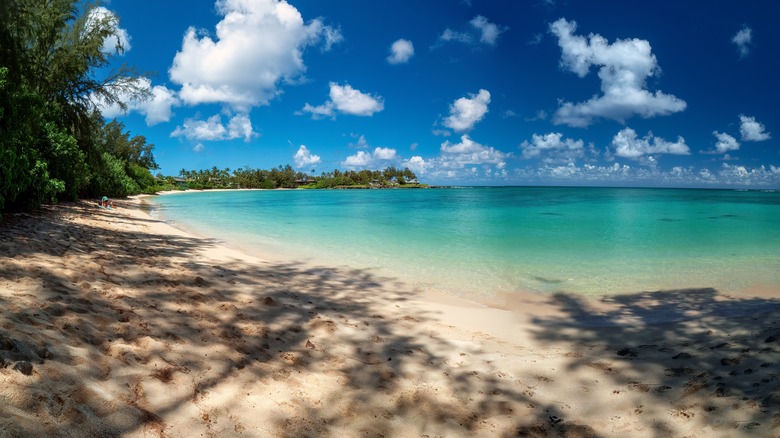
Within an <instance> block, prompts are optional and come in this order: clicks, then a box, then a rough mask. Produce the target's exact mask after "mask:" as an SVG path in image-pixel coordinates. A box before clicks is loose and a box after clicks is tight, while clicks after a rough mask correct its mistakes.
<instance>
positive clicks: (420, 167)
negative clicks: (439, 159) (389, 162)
mask: <svg viewBox="0 0 780 438" xmlns="http://www.w3.org/2000/svg"><path fill="white" fill-rule="evenodd" d="M403 165H404V167H408V168H409V170H411V171H412V172H414V173H415V175H417V176H420V175H425V172H426V171H427V170H428V168H430V167H431V166H432V165H433V163H431V162H430V161H426V160H425V159H424V158H423V157H421V156H419V155H415V156H413V157H412V158H410V159H408V160H405V161H404V163H403Z"/></svg>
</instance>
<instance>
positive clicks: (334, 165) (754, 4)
mask: <svg viewBox="0 0 780 438" xmlns="http://www.w3.org/2000/svg"><path fill="white" fill-rule="evenodd" d="M104 6H105V8H106V10H102V11H101V12H102V13H110V14H115V15H116V16H117V17H118V19H119V21H118V28H119V34H120V37H121V39H122V40H123V42H124V44H125V46H126V50H125V52H124V53H123V54H121V55H120V54H116V55H114V56H113V63H114V65H115V66H119V65H121V64H122V63H127V64H130V65H133V66H135V67H136V68H137V69H138V70H139V71H142V72H149V73H148V75H147V77H148V80H145V82H144V83H145V86H147V87H148V88H149V89H150V90H151V91H152V93H153V96H154V98H153V99H151V100H148V101H145V102H130V111H128V112H127V113H124V114H123V113H120V112H118V111H117V110H116V109H115V108H111V107H104V108H103V114H104V116H106V117H107V118H113V117H117V118H118V119H119V120H120V121H122V122H123V123H124V124H125V126H126V128H127V129H128V130H129V131H130V133H131V135H144V136H145V137H146V138H147V141H148V142H150V143H153V144H154V145H155V157H156V159H157V162H158V163H159V165H160V166H161V169H160V171H161V172H162V173H164V174H166V175H175V174H178V172H179V170H180V169H182V168H186V169H205V168H211V167H212V166H217V167H218V168H225V167H229V168H231V169H236V168H239V167H252V168H271V167H275V166H278V165H284V164H290V165H292V166H293V167H294V168H295V169H296V170H300V171H303V172H307V173H311V172H312V171H314V173H315V174H319V173H321V172H322V171H330V170H333V169H342V170H345V169H357V170H359V169H364V168H368V169H383V168H385V167H387V166H389V165H395V166H398V167H409V168H411V169H412V170H414V171H415V172H416V173H417V175H418V176H419V177H420V179H421V181H422V182H427V183H431V184H463V185H470V184H473V185H514V184H522V185H525V184H533V185H536V184H540V185H547V184H552V185H629V186H634V185H639V186H678V187H680V186H682V187H688V186H696V187H698V186H703V187H746V188H780V147H778V143H777V138H778V136H780V117H778V110H777V104H778V102H780V87H779V86H778V84H777V71H778V68H779V67H780V65H779V64H780V58H778V56H777V53H780V27H778V26H777V25H776V17H778V16H780V4H779V3H776V2H768V1H744V0H738V1H725V0H724V1H711V2H678V1H666V0H663V1H655V2H629V1H623V0H621V1H599V2H590V1H584V0H579V1H578V0H528V1H520V0H516V1H490V0H487V1H478V0H470V1H464V0H449V1H434V0H431V1H426V2H419V1H408V0H393V1H371V2H366V1H353V0H340V1H337V0H332V1H324V0H301V1H296V0H289V1H287V2H285V1H277V0H217V1H213V0H196V1H193V0H186V1H185V0H163V1H160V0H157V1H149V0H111V1H109V2H106V3H105V4H104ZM106 46H107V47H109V46H111V42H107V45H106Z"/></svg>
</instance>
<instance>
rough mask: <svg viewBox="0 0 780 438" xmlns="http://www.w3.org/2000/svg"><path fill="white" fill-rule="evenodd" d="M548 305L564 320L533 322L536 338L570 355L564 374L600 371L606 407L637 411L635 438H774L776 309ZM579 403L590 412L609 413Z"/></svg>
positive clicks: (779, 381) (692, 292)
mask: <svg viewBox="0 0 780 438" xmlns="http://www.w3.org/2000/svg"><path fill="white" fill-rule="evenodd" d="M551 301H552V302H554V303H555V305H556V306H557V307H558V308H559V309H560V310H561V311H563V317H556V318H549V317H537V318H534V319H533V328H532V330H533V331H534V336H535V337H536V338H537V339H539V340H540V341H541V342H544V343H546V344H549V345H572V346H577V353H576V354H573V355H572V356H573V357H572V358H571V360H569V361H567V363H566V369H565V371H564V372H565V373H569V374H574V373H575V372H576V370H578V369H581V368H592V369H595V370H598V371H599V372H600V373H601V377H600V379H601V380H602V383H603V385H602V386H605V387H607V388H609V389H610V390H612V391H613V392H612V394H613V398H615V399H620V398H621V397H622V398H624V399H625V402H624V404H625V405H629V403H631V401H633V402H634V403H635V404H636V408H635V410H634V411H633V412H631V413H632V414H633V415H635V416H636V417H637V418H638V419H637V421H636V423H637V424H639V425H640V426H642V427H640V428H638V429H637V430H636V431H637V432H639V431H641V432H642V433H643V434H644V435H648V436H659V437H661V436H677V435H679V434H681V433H682V432H687V433H684V434H691V435H693V436H695V435H696V434H700V433H704V432H702V431H707V432H706V433H707V434H709V436H776V435H778V434H780V396H779V395H778V394H780V299H764V298H734V297H724V296H723V295H721V294H719V293H718V292H717V291H716V290H714V289H711V288H704V289H688V290H677V291H657V292H644V293H637V294H630V295H619V296H611V297H604V298H601V299H599V300H597V301H595V302H594V301H588V300H586V299H583V298H581V297H576V296H572V295H567V294H558V295H555V296H553V297H551ZM577 384H578V382H576V381H572V382H571V385H577ZM612 388H614V389H612ZM602 395H603V394H602ZM582 397H583V402H584V403H593V405H594V409H599V405H603V406H604V408H605V409H609V408H610V407H611V406H615V405H616V403H614V402H611V401H607V402H605V401H604V400H605V398H608V397H609V396H606V397H602V398H601V399H598V398H595V397H594V398H593V399H591V398H589V397H588V395H587V394H584V393H583V394H582ZM629 412H630V411H629ZM640 429H641V430H640Z"/></svg>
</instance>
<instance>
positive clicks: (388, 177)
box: [167, 164, 419, 190]
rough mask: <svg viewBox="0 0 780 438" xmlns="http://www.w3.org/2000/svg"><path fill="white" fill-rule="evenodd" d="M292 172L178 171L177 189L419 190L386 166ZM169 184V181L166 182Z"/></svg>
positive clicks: (404, 172)
mask: <svg viewBox="0 0 780 438" xmlns="http://www.w3.org/2000/svg"><path fill="white" fill-rule="evenodd" d="M313 173H314V171H312V175H309V174H307V173H304V172H300V171H298V172H296V171H295V170H293V168H292V167H291V166H290V165H289V164H288V165H285V166H279V167H276V168H273V169H268V170H266V169H252V168H238V169H236V170H232V171H231V170H230V168H226V169H218V168H217V167H212V168H211V169H206V170H186V169H182V170H181V171H179V178H180V179H179V180H178V182H179V187H180V188H189V189H196V190H201V189H237V188H245V189H277V188H311V189H326V188H339V187H365V188H371V187H377V188H379V187H401V186H407V187H410V186H415V187H416V186H419V184H418V182H417V176H416V175H415V174H414V172H412V171H411V170H409V169H408V168H404V169H398V168H396V167H395V166H390V167H388V168H386V169H384V170H367V169H366V170H360V171H355V170H346V171H340V170H338V169H336V170H333V171H332V172H322V173H321V174H320V175H317V176H315V175H313ZM167 183H168V184H170V183H171V179H168V180H167Z"/></svg>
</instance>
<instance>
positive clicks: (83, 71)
mask: <svg viewBox="0 0 780 438" xmlns="http://www.w3.org/2000/svg"><path fill="white" fill-rule="evenodd" d="M83 6H85V5H84V4H83V3H82V2H81V1H80V0H2V1H0V23H2V25H0V210H10V209H34V208H37V207H39V206H40V204H41V203H48V202H56V201H57V200H62V199H67V200H73V199H76V197H77V196H79V195H85V194H87V195H90V194H96V193H100V194H111V195H112V196H122V195H126V194H132V193H138V191H140V185H148V184H149V183H150V181H149V178H148V176H149V175H147V174H148V169H150V168H151V169H155V168H157V164H156V163H155V161H154V156H153V155H152V149H153V148H154V146H153V145H150V144H147V143H146V139H145V138H144V137H142V136H136V137H133V138H129V135H128V134H124V133H122V132H121V131H122V128H123V126H122V125H121V124H116V123H115V124H114V125H112V126H110V127H108V128H106V129H105V132H106V133H107V134H106V135H103V133H104V129H102V128H101V127H102V126H103V124H104V122H103V120H102V117H100V115H99V113H97V112H96V108H95V103H94V102H95V101H96V99H99V100H101V101H102V102H104V103H107V104H112V103H113V104H118V105H119V106H120V107H123V106H125V103H124V102H122V101H121V99H120V97H122V96H129V97H130V98H143V97H145V96H147V95H148V90H144V89H143V87H142V83H141V82H140V81H138V80H137V75H136V74H135V73H134V72H133V71H132V70H131V69H128V68H126V67H124V66H123V67H121V68H120V69H119V70H118V71H116V72H112V73H108V75H107V76H105V77H103V78H99V77H97V76H96V74H95V72H96V71H97V70H98V69H101V70H103V71H105V70H106V68H107V67H108V65H109V61H110V57H111V54H110V53H106V52H103V51H102V47H103V42H104V41H105V39H106V38H108V37H111V36H116V33H117V24H118V23H117V21H116V17H114V16H104V17H102V18H100V17H96V16H95V15H92V14H91V13H90V12H91V11H92V10H93V8H95V7H97V6H98V4H94V5H86V7H83ZM116 50H117V52H121V51H122V47H121V46H118V47H117V48H116ZM108 133H110V134H113V135H115V136H116V138H117V140H116V141H114V142H107V141H106V138H108V137H109V135H108ZM106 154H108V156H106ZM134 166H135V167H134ZM139 166H140V167H144V168H146V169H147V170H146V172H142V171H141V170H139V169H138V168H137V167H139ZM128 175H130V176H128ZM139 183H140V184H139Z"/></svg>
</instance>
